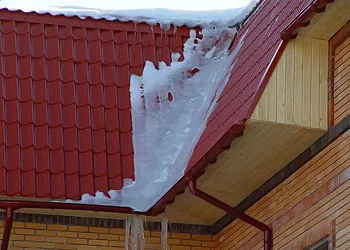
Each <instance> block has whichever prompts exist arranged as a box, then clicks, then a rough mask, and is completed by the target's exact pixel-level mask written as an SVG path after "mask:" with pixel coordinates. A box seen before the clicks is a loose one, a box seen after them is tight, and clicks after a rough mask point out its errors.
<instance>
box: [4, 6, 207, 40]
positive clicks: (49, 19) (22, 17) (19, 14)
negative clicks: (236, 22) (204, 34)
mask: <svg viewBox="0 0 350 250" xmlns="http://www.w3.org/2000/svg"><path fill="white" fill-rule="evenodd" d="M0 13H1V15H2V19H3V20H15V21H26V22H33V23H45V24H57V23H59V24H62V25H72V23H73V22H74V25H75V26H78V27H84V28H100V29H111V30H118V31H119V30H120V31H128V32H133V31H135V32H149V31H150V30H151V31H152V32H153V33H154V34H167V33H168V34H171V33H174V34H175V33H176V34H178V35H180V36H188V34H189V30H190V29H194V30H196V31H197V33H198V34H199V32H200V31H201V30H202V27H200V26H198V25H197V26H195V27H188V26H185V25H182V26H176V25H173V24H171V25H170V26H168V27H167V29H164V26H161V25H160V24H159V23H158V24H152V25H151V24H149V23H147V22H135V21H132V20H130V21H120V20H118V19H115V20H108V19H105V18H100V19H95V18H92V17H86V18H84V19H82V18H80V17H79V16H77V15H72V16H66V15H64V14H57V15H53V14H51V13H48V12H46V13H38V12H35V11H28V12H25V11H22V10H16V9H8V8H0ZM7 15H9V17H7ZM80 22H83V23H80Z"/></svg>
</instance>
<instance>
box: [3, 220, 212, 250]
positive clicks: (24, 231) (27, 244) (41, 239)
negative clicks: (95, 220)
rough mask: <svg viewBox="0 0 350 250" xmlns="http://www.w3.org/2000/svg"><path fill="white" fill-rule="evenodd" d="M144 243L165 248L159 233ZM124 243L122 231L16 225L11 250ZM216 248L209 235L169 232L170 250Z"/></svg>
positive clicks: (115, 248) (106, 249)
mask: <svg viewBox="0 0 350 250" xmlns="http://www.w3.org/2000/svg"><path fill="white" fill-rule="evenodd" d="M0 230H1V232H2V230H3V222H0ZM0 236H2V234H1V235H0ZM145 240H146V249H147V250H151V249H162V248H161V244H160V242H161V240H160V233H159V232H149V231H147V232H145ZM124 241H125V237H124V229H120V228H107V227H86V226H67V225H58V224H40V223H24V222H14V225H13V230H12V233H11V239H10V247H9V250H24V249H43V250H44V249H72V250H124ZM213 246H214V242H213V241H212V236H209V235H197V234H184V233H169V238H168V250H210V249H211V248H212V247H213Z"/></svg>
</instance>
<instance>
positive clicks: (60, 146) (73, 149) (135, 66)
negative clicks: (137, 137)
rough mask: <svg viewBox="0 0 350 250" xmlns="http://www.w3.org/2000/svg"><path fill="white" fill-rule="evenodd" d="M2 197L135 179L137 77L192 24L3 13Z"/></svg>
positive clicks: (68, 192)
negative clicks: (133, 84)
mask: <svg viewBox="0 0 350 250" xmlns="http://www.w3.org/2000/svg"><path fill="white" fill-rule="evenodd" d="M1 15H2V17H1V23H0V37H1V40H2V42H1V43H0V64H1V65H0V83H1V88H0V194H4V195H9V196H25V197H35V198H51V199H67V198H68V199H79V198H81V196H82V194H84V193H89V194H94V193H95V192H96V191H102V192H105V193H107V192H108V191H109V190H111V189H113V190H118V189H121V188H122V180H123V179H124V178H134V169H133V146H132V122H131V112H130V107H131V104H130V97H129V96H130V94H129V87H130V81H129V78H130V74H139V75H140V74H141V73H142V70H143V67H144V64H145V61H146V60H149V61H152V62H153V63H155V64H157V62H158V61H165V62H167V63H170V54H171V53H172V52H180V53H181V52H182V50H183V48H182V47H183V42H182V41H183V40H186V39H187V38H188V36H189V29H188V28H178V29H177V32H176V34H175V32H174V31H172V30H170V31H169V32H167V33H164V31H161V29H160V27H157V26H156V27H152V28H151V27H150V26H149V25H146V24H138V25H136V26H135V24H133V23H131V22H129V23H121V22H110V21H106V20H98V21H97V20H92V19H89V18H88V19H86V20H80V19H79V18H76V17H71V18H68V17H63V16H50V15H39V14H36V13H23V12H12V11H7V10H1Z"/></svg>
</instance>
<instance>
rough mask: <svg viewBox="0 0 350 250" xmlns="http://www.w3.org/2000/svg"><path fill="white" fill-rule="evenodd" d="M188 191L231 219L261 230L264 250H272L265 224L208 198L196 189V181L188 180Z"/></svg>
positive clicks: (267, 228) (270, 231)
mask: <svg viewBox="0 0 350 250" xmlns="http://www.w3.org/2000/svg"><path fill="white" fill-rule="evenodd" d="M189 189H190V191H191V193H192V194H194V195H195V196H197V197H199V198H201V199H202V200H205V201H206V202H208V203H210V204H212V205H214V206H216V207H218V208H220V209H222V210H224V211H226V212H227V213H229V214H230V215H232V216H233V217H237V218H239V219H241V220H242V221H244V222H246V223H248V224H250V225H252V226H253V227H255V228H257V229H259V230H261V231H262V232H263V233H264V250H272V230H271V228H270V227H269V226H267V225H266V224H264V223H262V222H260V221H258V220H256V219H254V218H253V217H250V216H249V215H247V214H245V213H243V212H241V211H239V210H237V209H235V208H233V207H231V206H229V205H227V204H226V203H224V202H222V201H219V200H218V199H216V198H214V197H213V196H210V195H209V194H207V193H204V192H203V191H201V190H199V189H197V186H196V180H192V179H191V180H190V182H189Z"/></svg>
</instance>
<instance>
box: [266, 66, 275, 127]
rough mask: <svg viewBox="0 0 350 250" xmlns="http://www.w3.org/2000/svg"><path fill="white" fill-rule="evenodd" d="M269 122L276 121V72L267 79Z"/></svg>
mask: <svg viewBox="0 0 350 250" xmlns="http://www.w3.org/2000/svg"><path fill="white" fill-rule="evenodd" d="M268 120H269V121H270V122H277V73H276V70H274V72H273V73H272V76H271V78H270V81H269V118H268Z"/></svg>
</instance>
